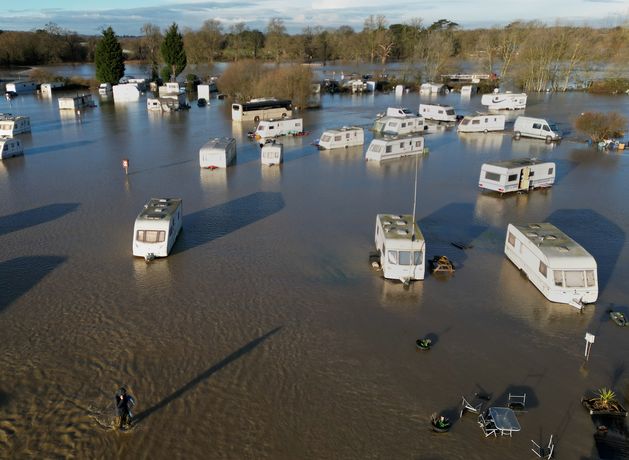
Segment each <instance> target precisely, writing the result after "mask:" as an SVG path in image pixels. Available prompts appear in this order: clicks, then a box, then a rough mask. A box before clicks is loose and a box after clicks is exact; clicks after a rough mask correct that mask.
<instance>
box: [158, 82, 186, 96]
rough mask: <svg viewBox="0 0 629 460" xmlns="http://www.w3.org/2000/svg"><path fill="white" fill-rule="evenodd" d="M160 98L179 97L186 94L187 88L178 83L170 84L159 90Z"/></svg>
mask: <svg viewBox="0 0 629 460" xmlns="http://www.w3.org/2000/svg"><path fill="white" fill-rule="evenodd" d="M158 94H159V97H166V96H173V95H174V96H178V95H179V94H184V95H185V94H186V88H184V87H183V86H180V85H179V83H177V82H168V83H166V84H165V85H163V86H160V87H159V88H158Z"/></svg>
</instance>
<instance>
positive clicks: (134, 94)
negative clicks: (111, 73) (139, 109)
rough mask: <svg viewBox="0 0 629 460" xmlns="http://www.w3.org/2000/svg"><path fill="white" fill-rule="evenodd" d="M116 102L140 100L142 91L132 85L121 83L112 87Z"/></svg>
mask: <svg viewBox="0 0 629 460" xmlns="http://www.w3.org/2000/svg"><path fill="white" fill-rule="evenodd" d="M111 89H112V91H113V95H114V102H129V101H137V100H138V99H140V90H139V89H138V87H137V86H135V85H132V84H131V83H121V84H119V85H114V86H112V88H111Z"/></svg>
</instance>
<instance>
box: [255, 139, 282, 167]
mask: <svg viewBox="0 0 629 460" xmlns="http://www.w3.org/2000/svg"><path fill="white" fill-rule="evenodd" d="M283 161H284V146H283V145H282V144H280V143H279V142H277V143H276V142H269V143H268V144H264V145H263V146H262V149H260V162H261V163H262V164H263V165H269V166H273V165H279V164H280V163H282V162H283Z"/></svg>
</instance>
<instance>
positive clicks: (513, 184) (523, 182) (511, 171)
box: [478, 158, 557, 193]
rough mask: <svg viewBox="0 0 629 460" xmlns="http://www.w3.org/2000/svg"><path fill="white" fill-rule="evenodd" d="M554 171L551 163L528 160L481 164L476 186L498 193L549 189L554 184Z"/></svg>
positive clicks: (553, 165)
mask: <svg viewBox="0 0 629 460" xmlns="http://www.w3.org/2000/svg"><path fill="white" fill-rule="evenodd" d="M556 169H557V168H556V166H555V163H553V162H551V161H548V162H538V161H537V160H535V159H530V158H523V159H520V160H507V161H498V162H495V163H483V165H482V166H481V168H480V177H479V179H478V186H479V187H480V188H482V189H486V190H493V191H496V192H500V193H509V192H518V191H521V190H526V191H528V190H530V189H534V188H540V187H551V186H552V185H553V184H554V183H555V170H556Z"/></svg>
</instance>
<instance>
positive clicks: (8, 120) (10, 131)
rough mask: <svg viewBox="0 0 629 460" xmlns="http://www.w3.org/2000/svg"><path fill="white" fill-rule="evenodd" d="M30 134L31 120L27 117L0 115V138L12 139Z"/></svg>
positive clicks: (8, 114)
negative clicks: (19, 135) (23, 134)
mask: <svg viewBox="0 0 629 460" xmlns="http://www.w3.org/2000/svg"><path fill="white" fill-rule="evenodd" d="M30 132H31V119H30V118H29V117H25V116H22V115H11V114H10V113H0V136H9V137H13V136H15V135H16V134H22V133H30Z"/></svg>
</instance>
